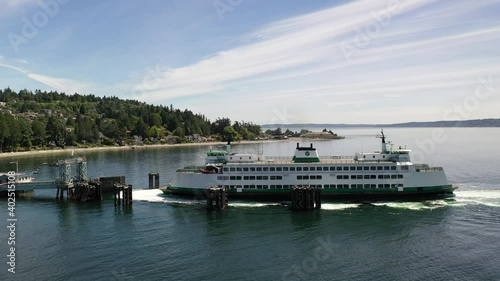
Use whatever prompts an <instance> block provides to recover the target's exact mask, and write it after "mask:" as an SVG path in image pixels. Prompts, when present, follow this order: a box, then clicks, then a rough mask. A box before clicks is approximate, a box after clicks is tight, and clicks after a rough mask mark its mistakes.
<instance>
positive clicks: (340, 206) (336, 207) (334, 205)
mask: <svg viewBox="0 0 500 281" xmlns="http://www.w3.org/2000/svg"><path fill="white" fill-rule="evenodd" d="M359 206H361V204H342V203H331V204H330V203H326V204H325V203H322V204H321V210H345V209H350V208H358V207H359Z"/></svg>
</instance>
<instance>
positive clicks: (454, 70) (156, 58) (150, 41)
mask: <svg viewBox="0 0 500 281" xmlns="http://www.w3.org/2000/svg"><path fill="white" fill-rule="evenodd" d="M0 7H1V8H0V88H1V89H4V88H7V87H10V88H11V89H13V90H16V91H19V90H22V89H28V90H31V91H34V90H35V89H41V90H47V91H50V90H57V91H60V92H65V93H67V94H74V93H75V92H77V93H79V94H94V95H97V96H117V97H120V98H124V99H136V100H140V101H144V102H147V103H151V104H155V105H170V104H172V105H173V106H174V107H175V108H180V109H185V108H187V109H189V110H192V111H193V112H195V113H201V114H204V115H205V116H207V117H208V118H209V119H211V120H215V119H216V118H218V117H229V118H230V119H231V120H233V121H236V120H244V121H247V122H253V123H256V124H292V123H346V124H359V123H372V124H373V123H376V124H389V123H400V122H411V121H434V120H467V119H481V118H500V16H499V15H500V0H481V1H470V0H387V1H386V0H359V1H333V0H315V1H304V0H169V1H160V0H148V1H133V0H120V1H118V0H87V1H76V0H0Z"/></svg>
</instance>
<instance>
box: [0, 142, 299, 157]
mask: <svg viewBox="0 0 500 281" xmlns="http://www.w3.org/2000/svg"><path fill="white" fill-rule="evenodd" d="M296 139H299V138H288V139H270V140H257V141H250V140H242V141H236V142H232V143H231V144H251V143H260V142H283V141H290V140H296ZM226 143H227V142H196V143H178V144H147V145H137V146H128V145H127V146H100V147H77V148H64V149H63V148H59V149H44V150H31V151H20V152H3V153H0V159H1V158H9V157H20V156H29V155H32V156H36V155H46V154H65V153H66V154H70V155H71V154H74V155H75V157H76V156H77V154H78V153H81V152H92V151H113V150H134V149H151V148H162V147H186V146H210V145H213V146H218V145H224V144H226Z"/></svg>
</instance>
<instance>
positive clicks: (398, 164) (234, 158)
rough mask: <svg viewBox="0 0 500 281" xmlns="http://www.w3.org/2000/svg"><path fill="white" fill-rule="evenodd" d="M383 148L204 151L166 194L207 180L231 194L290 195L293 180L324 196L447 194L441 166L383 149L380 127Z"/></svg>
mask: <svg viewBox="0 0 500 281" xmlns="http://www.w3.org/2000/svg"><path fill="white" fill-rule="evenodd" d="M380 138H381V139H382V150H381V151H377V152H373V153H356V154H355V155H354V157H341V156H328V157H320V156H319V154H318V152H317V150H316V148H314V147H313V145H312V144H310V146H305V147H304V146H299V144H297V147H296V149H295V155H294V156H293V158H291V157H264V156H261V155H256V154H240V153H232V152H231V146H230V144H229V143H228V144H227V146H226V150H210V151H208V152H207V158H206V164H205V166H202V167H186V168H184V169H179V170H177V172H176V175H175V177H174V179H173V180H172V182H171V183H170V184H169V185H168V186H167V187H166V188H164V189H162V191H163V192H164V193H166V194H178V195H196V194H202V193H203V192H204V190H205V189H206V188H207V187H209V186H224V187H227V188H228V194H229V197H230V198H252V199H289V198H290V191H291V189H292V188H293V187H294V186H309V187H317V188H321V190H322V197H324V198H332V199H349V198H353V199H354V198H366V199H371V198H374V199H375V198H393V197H414V196H428V195H438V194H451V193H453V191H454V189H456V188H457V187H456V186H452V185H451V184H450V183H449V182H448V180H447V178H446V175H445V173H444V170H443V168H441V167H431V166H429V165H427V164H413V163H412V162H411V160H410V152H411V151H410V150H408V149H402V148H400V149H395V150H393V149H387V143H386V141H385V136H384V133H383V131H382V135H381V136H380Z"/></svg>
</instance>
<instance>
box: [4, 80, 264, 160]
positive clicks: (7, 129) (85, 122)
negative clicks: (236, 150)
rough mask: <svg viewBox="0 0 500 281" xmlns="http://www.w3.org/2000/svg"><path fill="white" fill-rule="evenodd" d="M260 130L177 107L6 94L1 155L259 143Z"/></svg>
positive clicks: (57, 95)
mask: <svg viewBox="0 0 500 281" xmlns="http://www.w3.org/2000/svg"><path fill="white" fill-rule="evenodd" d="M260 134H261V128H260V126H259V125H255V124H252V123H247V122H234V123H231V120H230V119H229V118H218V119H217V120H215V121H214V122H211V121H210V120H209V119H208V118H206V117H205V116H204V115H202V114H195V113H193V112H191V111H190V110H187V109H185V110H183V111H181V110H179V109H175V108H173V106H172V105H170V106H169V107H168V106H157V105H149V104H146V103H143V102H139V101H135V100H122V99H119V98H117V97H114V96H113V97H97V96H94V95H79V94H74V95H67V94H65V93H58V92H52V91H51V92H45V91H44V92H42V91H40V90H36V91H35V92H31V91H28V90H22V91H19V92H18V93H16V92H14V91H12V90H11V89H10V88H7V89H5V90H0V152H4V151H18V150H29V149H32V148H45V147H65V146H83V145H85V146H94V145H131V144H141V143H145V144H150V143H179V142H189V141H195V142H199V141H203V140H206V139H207V138H208V139H209V140H210V139H212V140H226V139H230V140H239V139H255V138H256V137H258V136H259V135H260Z"/></svg>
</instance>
